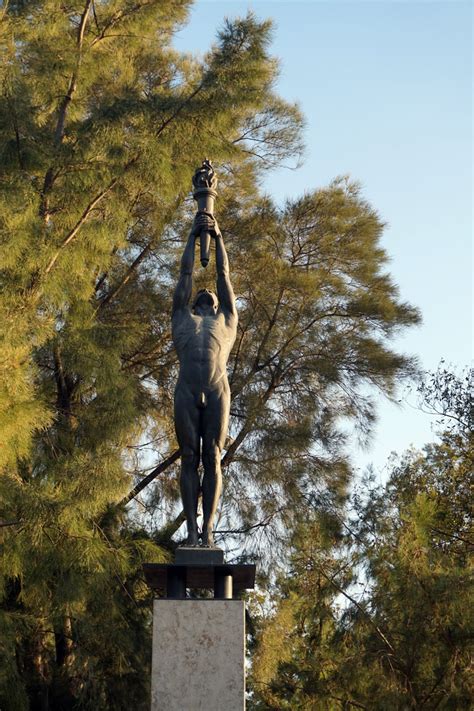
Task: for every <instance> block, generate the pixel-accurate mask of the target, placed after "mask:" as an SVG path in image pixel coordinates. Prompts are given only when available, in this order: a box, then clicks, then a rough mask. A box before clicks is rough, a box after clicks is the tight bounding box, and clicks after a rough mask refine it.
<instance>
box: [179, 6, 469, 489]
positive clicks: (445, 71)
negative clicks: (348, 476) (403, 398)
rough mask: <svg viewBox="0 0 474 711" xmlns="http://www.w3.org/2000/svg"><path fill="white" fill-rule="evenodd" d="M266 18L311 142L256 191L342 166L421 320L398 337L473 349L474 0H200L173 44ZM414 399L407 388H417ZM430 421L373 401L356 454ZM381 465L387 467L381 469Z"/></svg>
mask: <svg viewBox="0 0 474 711" xmlns="http://www.w3.org/2000/svg"><path fill="white" fill-rule="evenodd" d="M248 9H252V10H253V11H254V12H255V14H256V15H257V16H258V17H262V18H264V17H265V18H266V17H270V18H272V19H273V20H274V24H275V32H274V42H273V54H274V55H275V56H277V57H279V59H280V61H281V75H280V80H279V82H278V85H277V90H278V92H279V93H280V94H281V95H282V96H283V97H284V98H285V99H288V100H292V101H294V100H296V101H297V102H298V103H299V105H300V107H301V109H302V111H303V113H304V114H305V116H306V122H307V126H306V133H305V138H306V144H307V152H306V156H305V161H304V165H303V166H302V167H301V168H300V169H298V170H297V171H289V170H285V169H280V170H278V171H273V172H272V173H271V175H269V176H268V178H267V180H266V183H265V186H264V187H265V189H266V191H268V192H269V193H270V194H271V195H272V196H273V197H274V199H275V200H277V201H282V200H284V198H285V197H297V196H299V195H301V194H302V193H303V192H305V191H308V190H313V189H315V188H317V187H319V186H322V185H325V184H327V183H328V182H329V181H330V180H332V179H333V178H334V177H336V176H337V175H341V174H346V173H348V174H350V175H351V176H352V177H353V178H354V179H357V180H358V181H360V182H361V183H362V186H363V192H364V196H365V197H366V199H367V200H369V202H370V203H371V204H372V205H373V206H374V207H375V208H376V209H377V210H378V211H379V213H380V214H381V216H382V218H383V219H384V220H385V221H386V222H387V223H388V227H387V230H386V232H385V236H384V239H383V245H384V247H385V248H386V250H387V251H388V253H389V255H390V257H391V264H390V271H391V273H392V275H393V276H394V279H395V281H396V282H397V283H398V284H399V286H400V292H401V296H402V298H403V299H404V300H408V301H410V302H411V303H413V304H415V305H417V306H418V307H419V308H420V309H421V311H422V314H423V325H422V326H421V327H419V328H417V329H416V330H415V329H412V330H411V331H410V332H409V333H407V334H405V335H403V336H402V337H400V338H399V339H398V340H397V341H396V346H397V348H398V349H399V350H402V351H404V352H407V353H411V354H416V355H417V356H418V357H419V359H420V363H421V365H422V367H424V368H426V369H434V368H436V366H437V364H438V363H439V361H440V359H441V358H444V359H445V360H446V361H447V362H448V363H452V364H453V365H454V366H455V367H458V368H461V367H463V366H465V365H468V364H469V363H470V361H471V359H472V280H471V270H472V242H471V224H472V129H471V126H472V88H471V87H472V64H471V62H472V6H471V3H468V2H458V1H457V0H452V1H450V2H438V1H436V2H433V1H424V2H410V1H403V0H399V1H397V2H384V1H383V0H379V1H373V2H359V0H351V1H346V2H339V1H338V0H332V1H329V0H327V1H326V2H318V1H313V2H311V1H308V2H298V1H294V2H278V1H275V0H273V1H271V2H269V1H265V0H257V1H255V2H240V1H234V2H226V1H224V0H217V1H212V0H197V2H196V4H195V5H194V8H193V10H192V12H191V17H190V22H189V24H188V25H187V26H186V27H185V28H183V29H182V30H181V31H180V33H179V35H178V37H177V39H176V41H175V45H176V47H177V48H179V49H183V50H187V51H192V52H200V51H205V50H206V49H207V48H208V47H209V46H210V45H211V44H212V42H213V41H214V39H215V36H216V30H217V29H218V28H219V26H221V24H222V22H223V19H224V17H226V16H227V17H233V16H236V15H243V14H245V13H246V12H247V10H248ZM413 404H414V400H413ZM431 424H432V422H431V420H430V418H429V417H427V416H426V415H423V414H421V413H419V412H418V411H417V410H416V409H413V408H412V407H410V406H409V405H405V406H404V407H396V406H394V405H392V404H390V403H388V402H386V401H385V402H384V401H383V400H381V401H380V406H379V422H378V425H377V428H376V431H375V433H374V438H373V441H372V445H371V448H370V450H368V451H364V452H362V451H356V450H355V449H354V454H355V457H356V461H357V463H358V465H359V466H361V467H363V466H365V465H366V464H368V463H369V462H373V463H374V464H375V467H376V469H377V470H379V471H380V472H382V471H383V468H384V464H385V462H386V459H387V457H388V455H389V454H390V452H391V451H393V450H395V451H398V452H401V451H403V450H404V449H406V448H407V447H408V446H409V445H410V444H412V443H413V444H414V445H415V446H421V445H422V444H423V443H425V442H426V441H429V440H430V439H432V438H433V435H432V433H431V430H430V427H431ZM381 476H383V473H382V474H381Z"/></svg>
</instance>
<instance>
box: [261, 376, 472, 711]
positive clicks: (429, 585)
mask: <svg viewBox="0 0 474 711" xmlns="http://www.w3.org/2000/svg"><path fill="white" fill-rule="evenodd" d="M471 386H472V374H471V375H470V376H469V375H467V377H465V378H464V379H461V378H458V377H457V376H456V375H455V374H453V373H450V372H448V371H446V370H445V369H443V370H440V371H438V373H436V374H435V375H434V376H433V377H432V378H430V379H428V380H427V381H425V382H424V383H423V384H422V386H421V389H420V390H421V393H422V396H423V407H424V408H428V409H429V410H430V412H435V413H438V414H439V416H440V418H441V422H442V424H443V430H442V431H441V432H440V441H439V442H436V443H431V444H429V445H427V446H426V447H425V448H424V451H423V452H416V451H413V450H410V451H408V452H407V453H405V454H404V455H403V456H402V457H400V458H398V459H397V460H394V461H393V462H392V473H391V476H390V478H389V481H388V482H387V484H386V486H385V487H375V486H374V485H373V482H371V481H370V480H369V481H368V482H367V487H366V488H365V491H363V492H359V493H358V494H357V495H356V496H355V497H354V502H353V506H354V508H353V518H352V520H350V518H349V517H346V518H345V519H343V520H342V521H341V520H339V522H338V521H337V520H336V519H333V524H335V525H333V526H332V529H331V528H328V526H327V521H326V525H325V522H324V519H323V518H322V517H321V515H316V516H315V517H314V518H313V520H312V521H310V522H309V523H306V524H305V525H303V526H301V529H300V531H299V535H297V536H295V538H294V541H293V544H294V552H293V556H292V561H291V571H290V575H289V576H288V577H287V578H285V579H284V580H283V581H282V583H281V585H280V598H279V600H278V602H277V604H276V610H275V611H274V613H272V614H271V615H270V616H269V617H268V619H265V617H263V618H262V617H261V616H260V624H259V628H260V629H259V631H258V633H257V643H256V651H255V654H254V663H253V690H254V708H256V709H257V708H275V709H276V708H291V709H313V708H317V709H331V711H332V710H333V709H334V710H336V709H345V708H362V709H377V710H378V709H380V711H382V709H384V710H385V709H390V710H391V709H393V711H399V710H400V709H411V708H416V709H418V708H427V709H432V708H439V709H468V708H470V705H471V688H470V683H469V664H470V629H471V628H472V615H471V612H470V610H471V607H472V605H470V597H472V583H471V582H470V574H471V568H472V561H471V559H470V549H471V547H472V541H471V540H470V528H471V526H472V517H471V512H470V504H469V493H468V492H469V489H470V486H471V485H472V481H471V479H472V454H473V452H472V444H473V441H472V413H471V408H472V404H471V392H470V387H471ZM354 514H355V516H354ZM341 523H342V525H341ZM331 530H332V533H331ZM328 533H329V534H330V535H328ZM344 601H345V602H344ZM342 603H344V604H342ZM282 639H284V643H282V642H281V640H282Z"/></svg>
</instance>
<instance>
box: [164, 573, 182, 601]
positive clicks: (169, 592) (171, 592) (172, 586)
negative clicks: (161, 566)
mask: <svg viewBox="0 0 474 711" xmlns="http://www.w3.org/2000/svg"><path fill="white" fill-rule="evenodd" d="M166 597H171V598H175V599H177V600H184V598H185V597H186V568H185V567H184V566H180V565H174V566H172V567H170V569H169V571H168V578H167V580H166Z"/></svg>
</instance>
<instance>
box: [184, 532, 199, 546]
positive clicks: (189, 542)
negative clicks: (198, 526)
mask: <svg viewBox="0 0 474 711" xmlns="http://www.w3.org/2000/svg"><path fill="white" fill-rule="evenodd" d="M184 545H185V546H198V545H199V536H198V534H197V531H196V532H194V531H193V532H192V533H188V537H187V538H186V541H185V544H184Z"/></svg>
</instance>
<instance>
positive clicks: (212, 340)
mask: <svg viewBox="0 0 474 711" xmlns="http://www.w3.org/2000/svg"><path fill="white" fill-rule="evenodd" d="M235 336H236V325H234V324H233V323H232V324H229V323H227V322H226V319H225V316H224V314H223V313H222V311H218V312H217V313H216V314H215V315H214V316H196V315H195V314H193V313H192V312H191V309H189V308H187V309H181V310H180V311H179V312H177V313H176V314H175V315H174V317H173V342H174V345H175V348H176V352H177V354H178V358H179V365H180V369H179V381H178V385H179V384H180V383H185V384H186V385H187V386H188V387H190V388H191V389H192V390H196V391H206V390H207V389H212V388H214V387H219V386H224V387H226V386H227V370H226V365H227V360H228V358H229V354H230V351H231V349H232V346H233V344H234V341H235Z"/></svg>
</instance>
